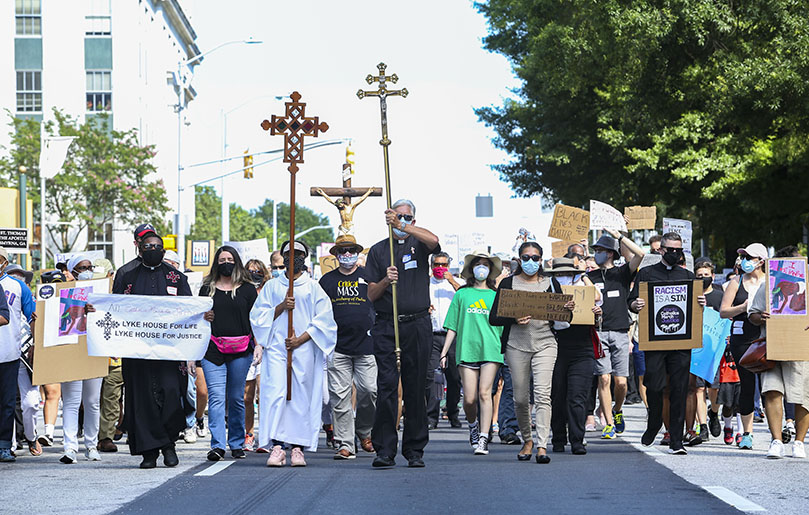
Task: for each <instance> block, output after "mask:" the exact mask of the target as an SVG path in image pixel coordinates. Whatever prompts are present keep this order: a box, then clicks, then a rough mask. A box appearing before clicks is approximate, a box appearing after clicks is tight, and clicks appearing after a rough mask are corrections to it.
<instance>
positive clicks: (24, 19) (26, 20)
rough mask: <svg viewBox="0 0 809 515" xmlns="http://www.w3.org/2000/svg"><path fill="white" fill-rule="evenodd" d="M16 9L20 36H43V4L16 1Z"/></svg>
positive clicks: (31, 1)
mask: <svg viewBox="0 0 809 515" xmlns="http://www.w3.org/2000/svg"><path fill="white" fill-rule="evenodd" d="M15 3H16V6H15V9H14V14H15V19H16V21H17V35H18V36H41V35H42V3H41V1H40V0H16V2H15Z"/></svg>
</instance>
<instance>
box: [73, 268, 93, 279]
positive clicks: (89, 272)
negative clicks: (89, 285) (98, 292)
mask: <svg viewBox="0 0 809 515" xmlns="http://www.w3.org/2000/svg"><path fill="white" fill-rule="evenodd" d="M92 278H93V271H92V270H85V271H84V272H81V273H80V274H79V275H77V276H76V279H78V280H79V281H89V280H90V279H92Z"/></svg>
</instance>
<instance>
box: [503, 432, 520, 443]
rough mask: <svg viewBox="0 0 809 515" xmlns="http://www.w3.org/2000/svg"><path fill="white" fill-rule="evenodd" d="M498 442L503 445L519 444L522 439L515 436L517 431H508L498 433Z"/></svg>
mask: <svg viewBox="0 0 809 515" xmlns="http://www.w3.org/2000/svg"><path fill="white" fill-rule="evenodd" d="M500 443H501V444H503V445H521V444H522V440H520V437H519V436H517V433H508V434H505V435H500Z"/></svg>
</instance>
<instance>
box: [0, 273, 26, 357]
mask: <svg viewBox="0 0 809 515" xmlns="http://www.w3.org/2000/svg"><path fill="white" fill-rule="evenodd" d="M0 286H2V287H3V290H4V291H5V292H6V301H7V302H8V310H9V318H8V324H6V325H4V326H0V363H8V362H9V361H14V360H16V359H20V344H21V343H22V342H21V339H20V335H21V332H20V331H21V325H22V324H21V322H22V285H21V284H20V282H19V281H17V280H16V279H14V278H13V277H11V276H9V275H4V276H3V277H0Z"/></svg>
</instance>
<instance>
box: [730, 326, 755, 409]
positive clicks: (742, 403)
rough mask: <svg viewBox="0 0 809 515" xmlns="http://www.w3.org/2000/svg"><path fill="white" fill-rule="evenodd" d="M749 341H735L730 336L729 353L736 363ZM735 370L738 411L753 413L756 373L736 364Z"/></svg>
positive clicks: (748, 346) (748, 345) (747, 346)
mask: <svg viewBox="0 0 809 515" xmlns="http://www.w3.org/2000/svg"><path fill="white" fill-rule="evenodd" d="M751 343H752V342H736V341H733V339H732V338H731V342H730V353H731V354H732V355H733V361H735V362H736V365H739V362H740V361H741V360H742V356H744V353H745V352H747V349H749V348H750V344H751ZM736 371H737V372H739V390H740V391H739V413H741V415H742V416H745V415H749V414H751V413H753V411H754V410H755V407H756V374H754V373H753V372H750V371H749V370H747V369H746V368H744V367H742V366H737V367H736Z"/></svg>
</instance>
